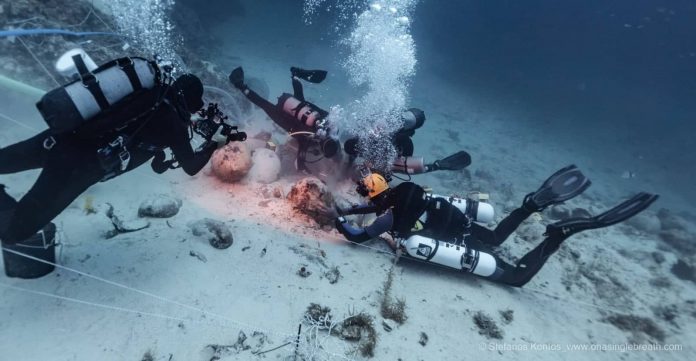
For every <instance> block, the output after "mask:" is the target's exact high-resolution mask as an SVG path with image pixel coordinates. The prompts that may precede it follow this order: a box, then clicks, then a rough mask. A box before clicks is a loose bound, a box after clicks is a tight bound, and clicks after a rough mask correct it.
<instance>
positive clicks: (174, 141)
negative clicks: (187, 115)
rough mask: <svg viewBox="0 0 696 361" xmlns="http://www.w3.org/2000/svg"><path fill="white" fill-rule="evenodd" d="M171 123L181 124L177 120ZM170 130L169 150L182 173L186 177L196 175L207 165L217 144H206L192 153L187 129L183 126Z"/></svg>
mask: <svg viewBox="0 0 696 361" xmlns="http://www.w3.org/2000/svg"><path fill="white" fill-rule="evenodd" d="M172 121H173V122H181V120H179V119H172ZM172 128H173V129H172V132H173V134H172V137H171V138H170V140H169V148H170V149H171V150H172V153H174V157H175V158H176V160H177V162H179V165H180V166H181V168H182V169H183V170H184V172H186V174H188V175H196V174H197V173H198V172H200V171H201V169H203V167H205V165H206V164H208V161H209V160H210V157H212V156H213V152H215V149H217V143H215V142H206V143H204V144H203V145H202V146H201V147H200V148H199V149H198V150H196V151H195V152H194V151H193V148H192V147H191V143H190V140H189V135H188V129H187V128H186V127H185V126H183V125H178V126H175V127H172Z"/></svg>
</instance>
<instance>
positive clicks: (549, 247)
mask: <svg viewBox="0 0 696 361" xmlns="http://www.w3.org/2000/svg"><path fill="white" fill-rule="evenodd" d="M590 184H591V182H590V181H589V179H587V178H585V176H584V175H583V174H582V173H581V172H580V170H578V169H577V168H576V167H575V166H569V167H566V168H563V169H561V170H559V171H558V172H556V173H555V174H554V175H552V176H551V177H550V178H549V179H548V180H547V181H546V182H544V184H543V185H542V186H541V187H540V188H539V190H537V191H536V192H533V193H530V194H528V195H527V196H526V197H525V199H524V202H523V203H522V206H521V207H519V208H517V209H515V210H514V211H513V212H512V213H511V214H510V215H508V216H507V217H505V218H504V219H503V220H502V221H501V222H500V223H499V224H498V226H497V227H496V228H495V230H490V229H488V228H486V227H484V226H482V225H480V224H477V223H476V222H480V223H484V224H485V223H489V222H491V221H492V220H493V212H492V207H491V206H490V205H488V204H486V203H479V202H477V201H470V200H462V199H456V198H447V197H440V196H435V195H429V194H427V193H426V192H425V191H424V189H423V188H422V187H420V186H418V185H417V184H414V183H411V182H405V183H401V184H399V185H398V186H396V187H394V188H393V189H390V188H389V185H388V183H387V181H386V180H385V178H384V177H382V176H381V175H379V174H375V173H373V174H370V175H368V176H366V177H365V178H364V179H363V180H362V181H361V182H360V183H359V184H358V192H359V193H360V194H362V195H363V196H367V197H369V198H370V204H367V205H363V206H359V207H354V208H353V209H350V210H340V209H339V210H338V212H339V214H341V216H340V217H338V218H337V219H336V228H337V229H338V231H339V232H340V233H342V234H343V235H344V236H345V237H346V238H347V239H348V240H350V241H353V242H365V241H367V240H369V239H372V238H374V237H377V236H379V235H380V234H382V233H386V232H389V233H391V234H392V235H393V236H394V238H395V239H396V240H397V245H396V246H397V247H400V248H401V249H403V250H404V251H405V252H406V254H408V255H409V256H411V257H413V258H416V259H420V260H423V261H427V262H433V263H437V264H440V265H444V266H447V267H451V268H455V269H459V270H463V271H466V272H470V273H473V274H476V275H478V276H481V277H485V278H488V279H490V280H493V281H496V282H500V283H504V284H508V285H511V286H516V287H521V286H523V285H525V284H526V283H527V282H529V281H530V280H531V279H532V278H533V277H534V275H536V274H537V272H539V270H541V268H542V266H543V265H544V263H546V261H547V260H548V258H549V257H550V256H551V255H552V254H553V253H554V252H555V251H556V250H558V248H559V247H560V246H561V244H562V243H563V241H565V240H566V239H567V238H568V237H570V236H572V235H573V234H575V233H578V232H581V231H584V230H588V229H596V228H603V227H607V226H610V225H613V224H616V223H619V222H622V221H624V220H626V219H628V218H630V217H632V216H634V215H636V214H638V213H639V212H641V211H643V210H644V209H646V208H647V207H648V206H650V204H652V203H653V202H654V201H655V200H656V199H657V198H658V196H657V195H652V194H648V193H639V194H637V195H635V196H634V197H633V198H631V199H629V200H627V201H625V202H624V203H621V204H620V205H618V206H616V207H614V208H613V209H611V210H609V211H606V212H604V213H602V214H601V215H598V216H594V217H589V218H571V219H568V220H564V221H560V222H557V223H553V224H550V225H548V226H547V227H546V233H545V234H544V236H545V239H544V240H543V241H542V242H541V243H540V244H539V245H538V246H537V247H536V248H534V249H533V250H532V251H530V252H528V253H527V254H526V255H525V256H524V257H522V259H520V261H519V262H517V264H516V265H511V264H508V263H506V262H505V261H503V260H501V259H500V258H498V257H496V256H494V255H492V254H490V253H488V252H484V251H481V250H479V249H476V248H480V247H479V246H480V245H481V244H482V245H485V246H499V245H500V244H502V243H503V242H504V241H505V239H507V238H508V236H510V234H512V232H514V231H515V230H516V229H517V227H518V226H519V225H520V224H521V223H522V222H523V221H524V220H525V219H527V218H528V217H529V216H530V215H531V214H532V213H534V212H540V211H542V210H543V209H545V208H546V207H548V206H550V205H553V204H557V203H560V202H563V201H566V200H569V199H571V198H573V197H575V196H577V195H579V194H580V193H582V192H583V191H584V190H585V189H587V187H589V186H590ZM366 213H377V214H378V217H377V219H376V220H375V221H374V222H373V223H372V224H371V225H370V226H368V227H365V228H355V227H353V226H351V225H349V224H348V222H347V221H346V219H345V218H344V217H343V215H348V214H366ZM476 242H478V245H477V246H472V245H474V244H476Z"/></svg>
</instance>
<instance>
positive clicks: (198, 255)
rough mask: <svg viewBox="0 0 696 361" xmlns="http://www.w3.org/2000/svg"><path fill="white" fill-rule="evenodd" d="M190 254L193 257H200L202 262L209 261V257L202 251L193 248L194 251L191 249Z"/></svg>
mask: <svg viewBox="0 0 696 361" xmlns="http://www.w3.org/2000/svg"><path fill="white" fill-rule="evenodd" d="M189 256H191V257H196V258H198V260H199V261H201V262H203V263H207V262H208V259H207V258H206V257H205V256H204V255H203V254H202V253H200V252H196V251H193V250H192V251H189Z"/></svg>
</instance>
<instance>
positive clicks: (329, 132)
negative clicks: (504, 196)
mask: <svg viewBox="0 0 696 361" xmlns="http://www.w3.org/2000/svg"><path fill="white" fill-rule="evenodd" d="M290 74H291V78H292V87H293V95H291V94H288V93H284V94H282V95H281V96H280V97H279V98H278V102H277V104H273V103H271V102H269V101H268V100H266V99H264V98H262V97H261V96H260V95H258V94H257V93H256V92H254V91H253V90H251V89H250V88H249V87H248V86H247V85H246V84H245V83H244V71H243V69H242V68H241V67H238V68H236V69H234V70H233V71H232V73H230V76H229V79H230V82H231V83H232V85H234V87H236V88H237V89H239V90H241V91H242V93H243V94H244V95H245V96H246V97H247V99H249V100H250V101H251V102H252V103H254V104H255V105H256V106H258V107H259V108H261V109H262V110H263V111H264V112H266V114H267V115H268V117H269V118H271V120H273V121H274V122H275V123H276V124H277V125H278V126H280V127H281V128H283V129H285V131H287V132H288V133H290V135H292V136H293V137H295V138H296V139H297V140H298V142H299V147H298V153H297V158H296V164H295V165H296V169H298V170H300V171H306V172H308V171H309V170H308V169H307V163H310V162H309V161H307V153H313V154H314V155H315V156H319V155H323V156H324V157H325V158H333V157H337V156H338V155H339V154H338V152H339V151H340V143H339V142H338V141H337V136H336V130H335V129H330V127H329V124H328V123H327V122H326V117H327V116H328V114H329V113H328V112H327V111H326V110H323V109H321V108H320V107H318V106H317V105H315V104H313V103H310V102H308V101H306V100H305V97H304V90H303V87H302V83H301V81H300V80H305V81H308V82H311V83H321V82H322V81H324V79H326V75H327V72H326V71H325V70H305V69H300V68H296V67H291V68H290ZM402 121H403V122H404V125H403V127H402V128H401V129H399V130H398V131H397V132H396V133H395V134H394V135H393V136H392V143H393V144H394V146H395V147H396V149H397V152H398V158H397V159H396V160H395V161H394V164H393V167H392V170H393V171H394V172H399V173H406V174H419V173H426V172H432V171H435V170H459V169H464V168H466V167H467V166H469V165H470V164H471V156H469V154H468V153H467V152H464V151H461V152H458V153H455V154H453V155H451V156H449V157H447V158H445V159H441V160H438V161H435V162H433V163H430V164H425V162H424V160H423V158H422V157H414V156H413V151H414V147H413V141H412V140H411V137H413V135H414V134H415V131H416V129H418V128H420V127H421V126H423V124H424V123H425V113H424V112H423V111H422V110H420V109H417V108H411V109H408V110H406V111H404V112H403V114H402ZM334 126H335V124H334ZM344 150H345V152H346V153H347V154H348V155H349V166H350V165H353V163H354V162H355V159H356V158H358V157H359V156H360V154H359V153H360V152H359V147H358V138H357V137H353V138H350V139H348V140H346V142H345V143H344ZM320 159H321V158H320ZM320 159H319V160H320ZM315 161H316V160H314V161H312V162H315Z"/></svg>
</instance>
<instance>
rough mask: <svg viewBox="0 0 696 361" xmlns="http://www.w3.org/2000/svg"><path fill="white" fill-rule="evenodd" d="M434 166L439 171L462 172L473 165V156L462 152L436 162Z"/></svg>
mask: <svg viewBox="0 0 696 361" xmlns="http://www.w3.org/2000/svg"><path fill="white" fill-rule="evenodd" d="M434 165H435V168H436V169H438V170H461V169H464V168H466V167H468V166H469V165H471V156H470V155H469V153H467V152H465V151H463V150H462V151H459V152H457V153H454V154H452V155H450V156H449V157H447V158H443V159H440V160H436V161H435V162H434Z"/></svg>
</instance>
